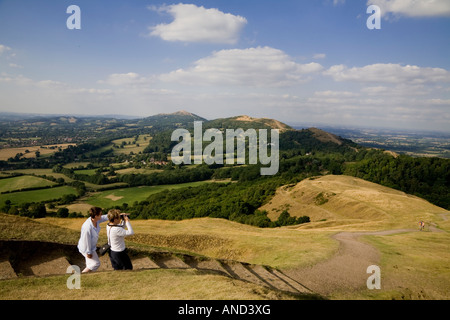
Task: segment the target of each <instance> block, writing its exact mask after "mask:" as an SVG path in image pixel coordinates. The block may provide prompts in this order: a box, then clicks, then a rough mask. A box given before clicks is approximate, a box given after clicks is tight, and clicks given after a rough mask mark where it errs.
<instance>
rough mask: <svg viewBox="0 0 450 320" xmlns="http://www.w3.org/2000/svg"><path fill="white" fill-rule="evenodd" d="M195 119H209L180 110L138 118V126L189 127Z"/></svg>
mask: <svg viewBox="0 0 450 320" xmlns="http://www.w3.org/2000/svg"><path fill="white" fill-rule="evenodd" d="M194 121H207V120H206V119H205V118H202V117H200V116H198V115H196V114H193V113H190V112H187V111H184V110H182V111H178V112H174V113H160V114H157V115H154V116H150V117H147V118H144V119H141V120H138V121H137V122H136V124H137V125H138V126H153V127H160V128H161V127H166V126H168V127H188V126H192V125H193V122H194Z"/></svg>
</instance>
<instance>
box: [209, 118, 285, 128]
mask: <svg viewBox="0 0 450 320" xmlns="http://www.w3.org/2000/svg"><path fill="white" fill-rule="evenodd" d="M204 127H206V128H217V129H219V130H220V129H238V128H242V129H243V130H247V129H250V128H251V129H279V130H280V131H281V132H283V131H286V130H293V129H292V128H291V127H290V126H288V125H287V124H285V123H282V122H280V121H278V120H274V119H268V118H252V117H249V116H247V115H241V116H236V117H230V118H220V119H215V120H211V121H208V122H207V123H206V124H204Z"/></svg>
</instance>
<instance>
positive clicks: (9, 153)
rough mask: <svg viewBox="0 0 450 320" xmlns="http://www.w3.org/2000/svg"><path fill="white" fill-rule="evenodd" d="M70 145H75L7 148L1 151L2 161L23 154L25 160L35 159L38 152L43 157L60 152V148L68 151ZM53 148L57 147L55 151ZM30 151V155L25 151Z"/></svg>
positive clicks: (0, 157)
mask: <svg viewBox="0 0 450 320" xmlns="http://www.w3.org/2000/svg"><path fill="white" fill-rule="evenodd" d="M70 145H75V144H73V143H64V144H57V145H47V146H31V147H20V148H5V149H0V160H3V161H6V160H8V159H9V158H14V157H15V156H16V154H18V153H23V157H24V158H35V157H36V151H39V152H40V154H41V156H43V155H48V154H52V153H55V152H56V151H58V148H61V149H63V150H64V149H66V148H67V147H68V146H70ZM51 147H55V148H54V149H50V148H51ZM26 150H28V151H29V152H28V153H25V151H26Z"/></svg>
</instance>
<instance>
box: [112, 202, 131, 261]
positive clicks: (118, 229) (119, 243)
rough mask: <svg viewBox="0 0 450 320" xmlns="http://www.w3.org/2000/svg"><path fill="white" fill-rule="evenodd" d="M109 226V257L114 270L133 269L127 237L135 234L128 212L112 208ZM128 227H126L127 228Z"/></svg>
mask: <svg viewBox="0 0 450 320" xmlns="http://www.w3.org/2000/svg"><path fill="white" fill-rule="evenodd" d="M108 220H109V223H108V226H107V227H106V233H107V235H108V243H109V245H110V246H111V250H110V252H109V258H110V260H111V265H112V267H113V268H114V270H132V269H133V265H132V263H131V260H130V257H129V256H128V254H127V252H126V248H125V237H127V236H131V235H133V234H134V231H133V228H132V227H131V223H130V219H129V218H128V214H126V213H121V212H120V210H117V209H112V210H109V212H108ZM125 227H126V229H125Z"/></svg>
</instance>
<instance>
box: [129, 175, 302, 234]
mask: <svg viewBox="0 0 450 320" xmlns="http://www.w3.org/2000/svg"><path fill="white" fill-rule="evenodd" d="M278 186H279V181H277V179H264V178H262V179H261V180H260V181H258V183H253V182H242V183H208V184H205V185H202V186H199V187H195V188H193V187H189V188H183V189H176V190H170V191H165V192H161V193H157V194H153V195H151V196H149V198H148V199H147V200H145V201H142V202H139V203H135V204H134V205H133V206H129V207H128V206H127V209H126V210H127V211H128V212H130V213H132V215H133V216H134V217H136V218H141V219H167V220H182V219H191V218H200V217H212V218H223V219H228V220H232V221H237V222H240V223H245V224H251V225H255V226H258V227H276V226H282V225H291V224H298V223H304V222H307V221H309V218H307V217H302V218H294V217H290V216H289V213H288V212H287V211H286V212H284V213H283V214H282V215H280V218H279V219H278V220H277V221H275V222H272V221H271V220H270V219H269V218H268V217H267V212H265V211H263V212H261V211H259V210H258V208H259V207H260V206H261V205H263V203H264V202H265V201H267V199H270V198H271V197H272V196H273V195H274V194H275V190H276V188H277V187H278Z"/></svg>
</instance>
